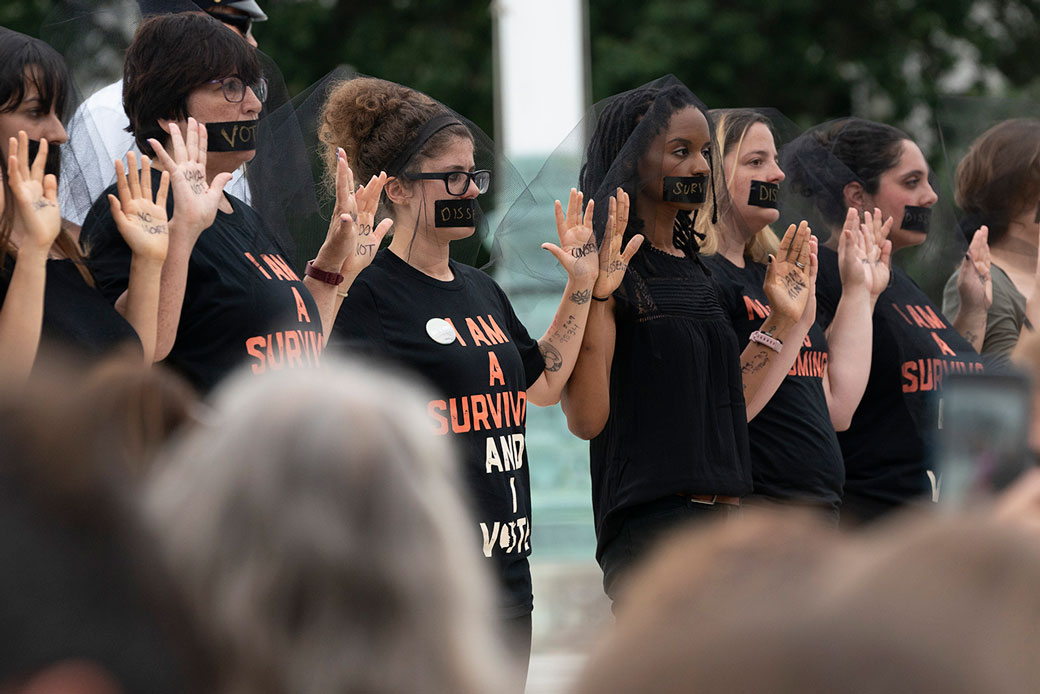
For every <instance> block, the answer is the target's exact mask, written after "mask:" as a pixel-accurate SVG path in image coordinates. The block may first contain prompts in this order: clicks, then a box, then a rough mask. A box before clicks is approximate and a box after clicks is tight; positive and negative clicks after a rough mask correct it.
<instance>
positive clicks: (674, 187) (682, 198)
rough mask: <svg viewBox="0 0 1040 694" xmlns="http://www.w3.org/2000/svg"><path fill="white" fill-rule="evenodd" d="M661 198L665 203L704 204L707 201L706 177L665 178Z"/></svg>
mask: <svg viewBox="0 0 1040 694" xmlns="http://www.w3.org/2000/svg"><path fill="white" fill-rule="evenodd" d="M662 198H663V199H664V201H665V202H704V201H705V200H707V199H708V177H707V175H704V174H702V175H700V176H665V177H664V191H663V193H662Z"/></svg>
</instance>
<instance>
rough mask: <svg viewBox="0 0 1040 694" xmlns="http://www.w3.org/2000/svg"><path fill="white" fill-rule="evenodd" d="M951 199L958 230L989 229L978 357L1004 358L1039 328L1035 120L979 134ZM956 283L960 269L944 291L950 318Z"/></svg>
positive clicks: (1039, 126)
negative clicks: (987, 299)
mask: <svg viewBox="0 0 1040 694" xmlns="http://www.w3.org/2000/svg"><path fill="white" fill-rule="evenodd" d="M956 195H957V205H958V206H960V208H961V210H963V211H964V218H963V219H962V221H961V231H963V232H965V233H966V234H967V233H971V232H972V231H974V230H975V229H976V228H977V227H978V226H979V225H981V224H985V225H986V226H987V227H989V245H990V250H991V254H992V256H993V265H992V268H993V270H992V277H993V303H992V305H990V307H989V312H988V313H987V315H986V333H985V336H984V338H983V341H982V349H981V352H982V353H983V354H997V355H1009V354H1010V353H1011V351H1012V350H1013V349H1014V348H1015V345H1016V344H1018V338H1019V336H1020V335H1021V334H1022V329H1023V328H1026V329H1029V330H1032V327H1031V326H1035V325H1038V324H1040V292H1037V291H1036V288H1037V286H1038V285H1040V279H1038V275H1037V245H1038V241H1040V238H1038V237H1040V226H1038V225H1040V214H1038V212H1040V121H1038V120H1036V119H1034V118H1016V119H1014V120H1008V121H1004V122H1003V123H998V124H997V125H994V126H993V127H992V128H990V129H989V130H987V131H986V132H984V133H983V134H982V135H981V136H980V137H979V139H977V140H975V142H974V143H973V144H972V146H971V149H970V150H968V153H967V154H966V155H965V157H964V158H963V159H961V162H960V164H958V165H957V190H956ZM959 284H960V270H957V271H955V272H954V273H953V275H951V276H950V279H949V281H948V282H947V283H946V289H945V290H944V291H943V312H944V313H946V314H947V315H957V313H958V312H959V311H960V296H959V294H958V293H957V286H958V285H959ZM1027 297H1028V300H1027Z"/></svg>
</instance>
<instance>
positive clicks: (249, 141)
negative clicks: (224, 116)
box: [206, 120, 260, 152]
mask: <svg viewBox="0 0 1040 694" xmlns="http://www.w3.org/2000/svg"><path fill="white" fill-rule="evenodd" d="M259 127H260V121H258V120H234V121H227V122H225V123H206V134H207V135H208V136H209V138H208V139H209V145H208V150H209V151H210V152H248V151H251V150H254V149H256V136H257V128H259Z"/></svg>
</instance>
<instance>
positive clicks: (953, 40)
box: [0, 0, 1040, 132]
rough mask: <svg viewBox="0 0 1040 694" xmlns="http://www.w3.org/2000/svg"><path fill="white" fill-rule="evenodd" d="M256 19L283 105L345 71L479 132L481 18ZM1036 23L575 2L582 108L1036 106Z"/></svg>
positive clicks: (27, 13)
mask: <svg viewBox="0 0 1040 694" xmlns="http://www.w3.org/2000/svg"><path fill="white" fill-rule="evenodd" d="M91 4H92V3H90V2H88V1H87V0H15V1H14V2H11V1H8V2H5V3H3V4H2V6H0V25H3V26H6V27H10V28H12V29H16V30H18V31H23V32H25V33H29V34H33V35H39V31H40V27H41V26H42V25H43V23H44V21H45V20H46V18H47V17H48V15H51V14H52V13H53V12H55V11H56V10H57V11H61V10H65V9H67V8H68V7H70V6H71V7H76V6H80V7H89V6H90V5H91ZM261 5H262V6H263V7H264V9H265V11H266V12H267V13H268V15H269V16H270V17H271V20H270V21H268V22H266V23H263V24H259V25H257V26H256V31H255V34H256V36H257V38H258V39H259V41H260V44H261V48H262V49H263V50H264V51H265V52H267V53H268V54H270V55H271V56H272V57H273V58H274V59H275V61H276V62H277V63H278V65H279V66H280V67H281V69H282V71H283V73H284V75H285V78H286V82H287V83H288V86H289V89H290V93H296V92H298V91H300V90H302V89H303V88H305V87H306V86H307V85H309V84H312V83H313V82H315V81H316V80H317V79H319V78H320V77H321V76H322V75H323V74H325V73H326V72H328V71H329V70H331V69H332V68H334V67H336V66H338V65H344V64H345V65H350V66H352V67H353V68H355V69H356V70H357V71H359V72H361V73H364V74H369V75H374V76H379V77H383V78H386V79H390V80H394V81H398V82H402V83H405V84H408V85H411V86H413V87H416V88H418V89H421V90H423V91H425V92H427V93H429V94H431V95H432V96H434V97H436V98H437V99H440V100H442V101H444V102H446V103H448V104H450V105H452V106H453V107H454V108H456V109H458V110H459V111H460V112H462V113H464V114H465V115H467V116H468V117H470V118H471V119H472V120H474V121H475V122H476V123H477V124H478V125H480V126H481V127H482V128H483V129H484V130H485V131H486V132H493V131H494V128H493V80H492V73H493V67H492V21H493V13H494V11H495V3H494V2H490V1H489V0H421V1H420V0H386V1H385V2H380V3H372V2H359V1H358V0H262V2H261ZM1038 17H1040V3H1038V2H1037V0H874V1H873V2H868V3H833V2H824V1H823V0H731V1H730V2H727V3H724V4H723V3H715V2H711V1H710V0H687V1H684V2H679V1H677V0H646V1H645V2H642V3H634V2H631V0H589V3H588V25H589V31H590V41H589V46H588V51H589V57H590V61H589V64H590V72H591V82H592V97H593V99H594V100H599V99H602V98H604V97H606V96H609V95H610V94H613V93H616V92H619V91H623V90H625V89H630V88H632V87H634V86H637V85H639V84H642V83H643V82H646V81H649V80H651V79H653V78H655V77H659V76H660V75H662V74H665V73H674V74H675V75H677V76H678V77H679V78H680V79H682V80H683V81H684V82H686V83H687V84H688V85H690V86H691V88H693V89H694V91H696V92H697V94H698V96H700V97H701V98H702V99H703V100H704V101H705V102H706V103H707V104H708V105H709V106H711V107H716V106H720V107H724V106H767V105H768V106H774V107H776V108H778V109H780V111H782V112H783V113H784V114H786V115H787V116H788V117H790V118H792V119H794V120H796V121H797V122H799V123H801V124H803V125H808V124H811V123H815V122H820V121H823V120H826V119H829V118H833V117H836V116H841V115H847V114H849V113H856V114H857V115H863V116H867V117H873V118H878V119H882V120H886V121H889V122H893V123H896V124H906V122H907V120H908V119H912V117H913V115H914V113H915V109H917V112H918V113H919V114H920V113H921V111H920V108H921V107H922V106H923V107H925V108H926V109H928V111H927V112H928V113H930V109H931V108H932V107H934V106H935V105H936V104H937V102H938V99H939V97H940V96H941V95H942V94H944V93H951V92H952V93H957V94H982V93H992V92H994V91H995V92H997V93H999V94H1001V95H1022V94H1025V95H1033V96H1036V95H1040V77H1038V76H1037V71H1036V65H1038V64H1040V41H1038V40H1037V37H1038V34H1040V20H1038ZM546 21H551V20H550V19H547V20H546ZM531 50H532V51H536V50H538V37H536V36H534V37H531ZM957 72H959V73H960V74H961V75H962V77H961V78H960V79H951V75H952V74H953V73H957Z"/></svg>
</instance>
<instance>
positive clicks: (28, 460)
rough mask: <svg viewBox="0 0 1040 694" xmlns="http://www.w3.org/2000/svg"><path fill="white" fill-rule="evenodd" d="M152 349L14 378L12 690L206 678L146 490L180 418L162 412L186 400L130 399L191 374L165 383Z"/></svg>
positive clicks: (7, 446) (8, 536)
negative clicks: (145, 357) (122, 359)
mask: <svg viewBox="0 0 1040 694" xmlns="http://www.w3.org/2000/svg"><path fill="white" fill-rule="evenodd" d="M139 362H140V357H139V356H137V358H136V360H135V362H134V363H133V365H131V364H129V363H124V364H118V363H116V362H111V363H110V364H108V365H106V366H105V367H104V369H101V370H99V371H96V372H94V373H92V374H91V375H89V376H85V374H84V372H83V371H82V370H77V369H75V368H70V369H69V370H68V371H65V370H58V369H56V368H54V367H53V365H51V366H47V365H38V366H37V369H36V371H35V372H34V375H33V378H32V380H31V381H30V382H29V386H30V387H28V388H25V389H15V388H11V387H3V386H0V393H2V396H0V401H2V402H0V441H2V442H3V445H2V446H0V567H2V570H0V692H3V693H4V694H8V693H10V692H18V693H31V694H115V693H118V692H131V693H132V692H153V693H155V694H163V693H169V694H177V693H180V692H195V691H198V688H197V686H196V683H198V682H201V681H203V680H204V672H205V670H206V667H207V666H206V665H204V663H203V660H204V659H203V658H201V657H200V654H199V653H198V652H196V651H195V649H194V645H193V644H195V643H196V642H197V639H195V638H194V636H193V634H192V633H191V631H190V625H189V624H188V623H187V622H185V621H184V620H183V619H182V616H183V610H181V609H180V608H179V607H178V605H177V604H176V600H175V598H174V597H173V595H172V593H171V591H170V587H169V584H168V582H167V576H166V575H165V574H164V573H163V572H162V569H161V566H160V562H159V561H158V557H157V556H156V555H155V554H154V552H153V547H152V545H151V543H149V542H148V541H147V539H146V538H144V537H143V536H142V535H141V533H140V530H141V528H142V525H143V523H142V520H141V518H140V516H139V514H138V512H137V510H136V505H135V503H134V502H135V490H136V486H135V484H134V479H135V478H136V477H137V476H138V474H139V472H140V470H141V469H142V467H143V466H146V465H147V461H148V457H149V452H151V451H154V450H155V448H157V447H158V446H159V445H160V444H161V441H162V440H163V438H164V433H163V432H165V431H166V430H165V429H163V428H162V427H159V428H158V429H155V428H150V425H151V424H153V423H156V422H157V421H159V420H157V419H154V418H153V416H152V415H154V414H156V413H157V412H158V411H159V410H162V411H163V412H165V413H166V414H168V415H171V418H166V419H163V420H162V421H164V422H166V423H171V425H172V421H173V419H175V418H176V417H175V415H173V412H174V410H175V409H176V408H166V407H165V405H164V406H163V407H158V409H149V410H148V411H147V412H145V411H139V410H137V409H136V407H129V406H128V403H129V402H130V401H133V402H135V403H138V404H141V403H144V402H152V403H153V404H156V405H158V404H159V403H160V402H162V403H165V404H171V403H173V402H174V401H176V402H178V403H179V402H180V401H179V400H177V398H176V396H179V395H180V392H179V391H177V385H179V384H176V385H174V386H173V390H172V391H165V390H164V381H163V378H162V376H163V374H162V373H161V372H158V371H155V372H152V371H147V370H145V369H144V367H142V366H141V365H140V363H139ZM102 391H107V394H108V395H109V396H110V397H104V398H99V395H100V394H101V393H102ZM171 393H172V394H174V396H175V397H174V399H173V400H170V399H166V396H167V395H169V394H171ZM131 430H135V433H133V434H130V433H129V432H130V431H131ZM160 430H162V431H160Z"/></svg>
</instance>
